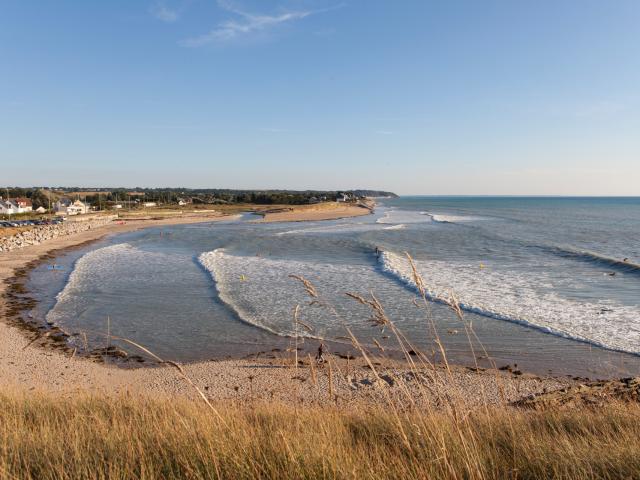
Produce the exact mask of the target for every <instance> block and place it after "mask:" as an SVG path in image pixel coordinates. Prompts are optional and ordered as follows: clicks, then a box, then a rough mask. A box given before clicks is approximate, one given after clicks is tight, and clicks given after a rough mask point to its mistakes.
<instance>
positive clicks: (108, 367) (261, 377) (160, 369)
mask: <svg viewBox="0 0 640 480" xmlns="http://www.w3.org/2000/svg"><path fill="white" fill-rule="evenodd" d="M354 208H355V209H358V213H360V211H364V212H365V213H368V211H367V210H366V209H365V208H362V207H345V210H337V211H332V213H336V214H337V213H338V212H339V213H340V214H345V213H352V212H354V210H353V209H354ZM330 211H331V210H330ZM295 213H296V212H291V214H290V215H289V217H287V218H297V219H298V220H302V219H304V218H307V217H308V216H311V217H313V218H314V219H317V217H314V216H313V214H314V213H315V212H304V213H303V214H302V215H301V216H298V217H296V216H295V215H294V214H295ZM325 213H326V212H325ZM274 215H278V214H274ZM228 218H229V217H228V216H216V217H212V216H190V217H183V218H170V219H163V220H144V221H131V222H124V223H121V222H113V223H111V224H108V225H106V226H104V227H100V228H95V229H91V230H88V231H84V232H81V233H78V234H76V235H72V236H67V237H61V238H57V239H54V240H51V241H47V242H45V243H43V244H40V245H36V246H30V247H25V248H22V249H19V250H15V251H12V252H5V253H2V254H0V281H1V284H0V293H2V294H3V295H2V298H3V300H2V303H1V304H0V307H2V311H3V318H5V310H6V307H7V305H6V302H5V298H6V297H5V295H4V293H5V291H6V289H7V286H8V282H7V280H8V279H10V278H11V277H12V276H13V275H14V273H15V271H16V270H17V269H20V268H24V267H25V265H27V264H29V262H34V261H36V260H37V259H38V258H39V257H41V256H42V255H45V254H47V253H48V252H51V251H54V250H58V249H63V248H70V247H73V246H74V245H80V244H83V243H85V242H89V241H93V240H97V239H99V238H102V237H104V236H105V235H115V234H118V233H124V232H129V231H133V230H137V229H141V228H148V227H154V226H160V225H175V224H186V223H197V222H213V221H219V220H225V219H228ZM276 218H282V217H276ZM272 221H277V220H272ZM280 221H281V220H280ZM0 338H2V341H1V342H0V378H2V379H3V382H4V384H5V385H6V386H8V387H11V388H18V389H26V390H42V391H49V392H58V393H62V394H67V393H71V392H75V391H96V392H103V393H107V394H118V393H123V392H131V393H133V392H138V393H143V394H153V395H186V396H190V397H192V396H194V395H195V394H196V393H195V392H196V390H195V389H194V388H193V386H192V385H190V383H189V382H188V381H186V380H185V378H184V377H183V376H182V375H181V374H180V372H179V371H178V369H176V368H175V367H174V366H171V365H167V364H165V365H161V366H157V365H156V366H150V364H149V363H147V364H146V365H147V366H145V367H141V368H122V367H120V366H117V365H115V364H113V363H112V362H107V363H102V362H96V361H95V359H94V360H91V359H88V358H82V357H80V356H75V355H74V353H70V352H69V351H64V350H59V349H52V348H51V347H50V346H49V345H48V344H47V342H45V341H43V340H42V339H37V338H35V337H34V335H33V333H31V335H29V334H27V333H26V332H25V331H23V330H21V329H19V328H17V327H16V326H14V325H9V324H8V323H7V322H5V321H3V322H0ZM265 357H266V358H265ZM327 359H328V362H327V363H325V364H324V365H315V361H312V360H311V358H310V357H306V358H304V359H300V363H299V365H298V368H296V367H295V366H294V362H293V353H292V352H291V351H289V352H287V351H278V350H274V351H272V352H268V353H266V354H264V355H263V356H262V357H261V358H260V359H256V360H252V359H242V360H219V361H207V362H198V363H191V364H186V365H183V366H182V368H183V371H184V373H185V374H186V375H187V376H188V377H189V379H191V380H192V381H193V382H194V384H195V385H197V386H198V388H200V390H201V392H203V393H204V394H205V395H206V396H207V397H208V398H210V399H213V400H252V401H253V400H265V401H272V400H276V401H282V402H286V403H289V402H293V403H295V402H300V401H301V402H304V403H317V404H323V403H331V404H334V403H335V404H338V405H349V404H354V403H356V404H357V403H362V402H365V403H371V402H374V403H376V402H383V403H384V402H387V401H388V400H389V399H390V398H405V395H406V392H407V391H410V392H411V393H412V395H413V396H414V397H415V398H416V399H418V401H419V402H420V401H424V402H430V403H434V402H435V403H438V399H439V398H441V397H442V396H443V395H444V396H447V397H452V396H454V397H455V396H459V397H460V398H461V399H463V401H465V402H467V403H469V404H472V405H473V404H483V403H492V404H499V403H504V402H508V401H512V400H516V399H518V398H520V397H522V396H524V395H527V394H530V393H536V392H541V391H543V390H549V389H555V388H559V387H562V386H566V385H570V384H571V383H572V381H571V380H568V379H555V378H547V379H540V378H538V377H535V376H532V375H527V374H524V375H522V374H520V373H519V372H518V374H512V373H511V372H500V371H497V370H486V371H485V370H482V371H472V369H467V368H464V367H453V368H452V369H451V371H450V372H449V371H447V370H446V369H445V368H444V367H442V366H433V367H430V368H428V369H424V368H422V367H421V368H419V369H418V370H420V371H423V373H420V374H419V375H416V374H415V372H416V371H415V369H414V371H413V372H411V371H410V369H409V368H408V367H407V366H406V365H405V364H403V363H401V362H400V363H398V362H392V361H389V360H386V359H372V362H374V363H371V364H367V363H366V362H365V361H364V360H363V359H361V358H360V359H355V360H351V361H348V360H344V359H341V358H338V357H336V356H333V355H328V356H327ZM371 367H374V368H375V372H374V371H373V370H372V368H371ZM425 386H427V387H428V388H427V389H426V390H425ZM425 392H429V393H426V394H425ZM469 392H474V394H469Z"/></svg>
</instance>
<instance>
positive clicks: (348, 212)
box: [260, 202, 373, 223]
mask: <svg viewBox="0 0 640 480" xmlns="http://www.w3.org/2000/svg"><path fill="white" fill-rule="evenodd" d="M372 208H373V203H372V202H370V203H367V204H365V203H363V204H350V203H349V204H347V203H319V204H316V205H302V206H296V207H290V208H287V209H278V210H276V211H273V212H269V211H267V212H266V213H264V217H263V219H262V220H260V222H264V223H271V222H309V221H319V220H337V219H339V218H347V217H360V216H363V215H369V214H370V213H371V209H372Z"/></svg>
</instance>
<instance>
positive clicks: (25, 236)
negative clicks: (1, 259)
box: [0, 216, 115, 252]
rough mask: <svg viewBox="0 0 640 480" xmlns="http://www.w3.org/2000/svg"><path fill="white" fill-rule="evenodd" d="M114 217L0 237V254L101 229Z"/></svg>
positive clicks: (98, 218) (46, 227)
mask: <svg viewBox="0 0 640 480" xmlns="http://www.w3.org/2000/svg"><path fill="white" fill-rule="evenodd" d="M114 218H115V217H114V216H108V217H106V216H105V217H95V218H92V219H90V220H86V221H82V222H75V221H67V222H64V223H60V224H57V225H38V226H36V227H33V228H31V229H29V230H24V231H22V232H20V233H17V234H15V235H11V236H7V237H0V252H10V251H11V250H16V249H18V248H24V247H28V246H30V245H39V244H41V243H42V242H46V241H47V240H52V239H54V238H58V237H63V236H67V235H74V234H76V233H80V232H84V231H86V230H90V229H92V228H99V227H103V226H105V225H107V224H109V223H111V221H112V220H113V219H114Z"/></svg>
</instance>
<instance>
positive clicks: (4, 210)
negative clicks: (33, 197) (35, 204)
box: [0, 200, 18, 215]
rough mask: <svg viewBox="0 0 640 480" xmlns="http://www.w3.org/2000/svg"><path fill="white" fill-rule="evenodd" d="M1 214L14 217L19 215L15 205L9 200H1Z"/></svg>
mask: <svg viewBox="0 0 640 480" xmlns="http://www.w3.org/2000/svg"><path fill="white" fill-rule="evenodd" d="M0 213H1V214H3V215H13V214H14V213H18V212H16V210H15V205H14V204H13V203H11V202H10V201H8V200H0Z"/></svg>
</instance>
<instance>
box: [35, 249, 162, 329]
mask: <svg viewBox="0 0 640 480" xmlns="http://www.w3.org/2000/svg"><path fill="white" fill-rule="evenodd" d="M136 266H138V267H137V268H136ZM172 266H173V265H172V264H171V263H169V261H168V256H167V255H166V254H163V253H159V252H149V251H144V250H140V249H138V248H136V247H134V246H132V245H130V244H128V243H119V244H116V245H110V246H108V247H103V248H98V249H96V250H92V251H90V252H88V253H86V254H85V255H83V256H82V257H80V258H79V259H78V260H77V261H76V263H75V266H74V269H73V271H72V272H71V274H70V275H69V279H68V280H67V283H66V284H65V286H64V288H63V289H62V291H61V292H60V293H58V295H57V296H56V304H55V305H54V306H53V308H52V309H51V310H49V312H47V315H46V320H47V321H48V322H50V323H53V324H59V323H60V322H61V321H62V320H66V321H71V322H72V323H75V322H78V319H79V318H80V317H83V318H84V317H87V316H91V312H92V311H93V310H94V309H95V311H98V310H99V308H100V307H101V305H102V306H104V305H105V304H106V305H108V310H107V311H109V312H111V313H112V314H114V313H115V312H116V311H118V310H119V308H121V307H122V308H125V307H126V306H124V307H123V306H122V305H120V304H119V303H118V302H117V301H116V300H114V299H117V298H118V297H119V296H120V295H122V294H124V293H127V292H131V289H132V288H144V285H146V284H147V281H148V275H149V274H150V272H151V273H152V274H153V275H154V277H155V279H156V280H158V281H160V282H161V283H163V284H166V285H170V284H171V281H172V276H173V273H172ZM167 288H170V287H167Z"/></svg>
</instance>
